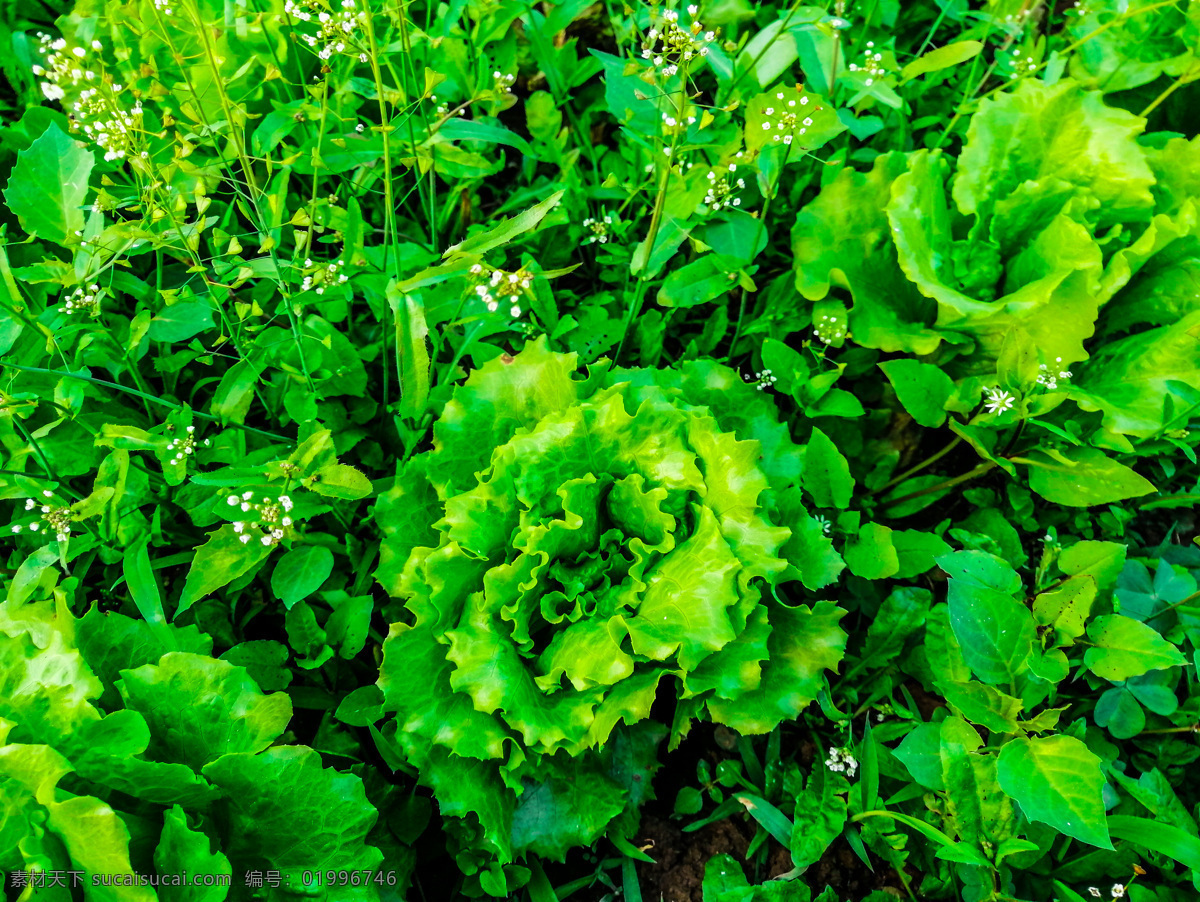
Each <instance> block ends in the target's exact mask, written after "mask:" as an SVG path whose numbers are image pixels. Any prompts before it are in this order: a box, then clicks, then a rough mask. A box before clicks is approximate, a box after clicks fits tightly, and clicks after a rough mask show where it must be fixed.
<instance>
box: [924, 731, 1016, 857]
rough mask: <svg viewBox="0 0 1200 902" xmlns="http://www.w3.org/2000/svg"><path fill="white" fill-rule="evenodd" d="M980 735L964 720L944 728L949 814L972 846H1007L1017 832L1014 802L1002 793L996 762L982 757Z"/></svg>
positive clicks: (943, 752) (942, 739) (943, 751)
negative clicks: (982, 843) (982, 844)
mask: <svg viewBox="0 0 1200 902" xmlns="http://www.w3.org/2000/svg"><path fill="white" fill-rule="evenodd" d="M982 746H983V740H982V739H980V738H979V733H978V732H976V730H975V728H974V727H972V726H971V725H970V724H968V723H967V722H966V721H965V720H963V719H962V718H961V717H956V716H954V715H951V716H950V717H947V718H946V719H945V720H943V721H942V724H941V751H940V754H941V761H942V782H943V784H944V785H945V787H946V800H947V802H949V808H948V812H949V814H950V816H951V818H952V819H953V823H954V825H955V827H956V828H957V832H958V835H959V837H960V838H961V839H962V840H963V841H964V842H968V843H974V844H978V843H981V842H983V841H987V842H992V843H996V842H1003V841H1004V840H1005V839H1007V838H1008V837H1009V836H1011V835H1012V834H1013V832H1014V831H1015V828H1016V814H1015V812H1014V811H1013V804H1012V802H1011V801H1010V800H1009V799H1008V798H1007V797H1006V796H1005V795H1004V793H1002V792H1001V791H1000V786H999V783H998V782H997V778H996V758H995V756H994V755H986V754H981V753H980V752H979V751H978V750H979V749H980V748H981V747H982Z"/></svg>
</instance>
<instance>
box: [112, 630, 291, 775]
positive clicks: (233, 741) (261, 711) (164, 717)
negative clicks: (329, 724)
mask: <svg viewBox="0 0 1200 902" xmlns="http://www.w3.org/2000/svg"><path fill="white" fill-rule="evenodd" d="M118 688H119V689H120V690H121V696H122V698H123V699H124V700H125V704H126V705H127V706H128V707H129V708H131V709H133V710H136V711H140V712H141V713H142V715H143V716H144V717H145V718H146V722H147V723H148V724H149V725H150V731H151V737H152V739H151V745H150V754H151V755H152V757H154V758H156V759H158V760H160V761H180V762H183V763H185V764H187V765H189V766H190V767H191V768H192V769H193V770H196V771H200V770H201V769H203V767H204V765H206V764H208V763H209V762H211V761H216V760H217V759H218V758H220V757H221V756H222V755H227V754H233V753H238V752H257V751H260V750H262V749H265V748H266V747H267V746H269V745H270V744H271V743H272V742H274V741H275V740H276V739H278V738H279V736H280V734H282V733H283V731H284V730H285V729H287V725H288V722H289V721H290V720H291V719H292V703H291V699H289V698H288V696H287V694H286V693H283V692H276V693H273V694H271V695H263V694H262V693H261V692H260V691H259V689H258V686H257V685H256V684H255V683H254V681H253V680H252V679H250V676H249V674H248V673H247V672H246V671H245V669H243V668H241V667H235V666H234V665H232V664H229V663H228V662H226V661H219V660H215V659H213V658H206V657H204V656H202V655H194V654H189V653H186V652H172V653H170V654H166V655H163V656H162V658H161V659H160V660H159V662H158V663H157V664H147V665H145V666H143V667H139V668H137V669H136V670H125V671H122V672H121V680H120V682H119V683H118Z"/></svg>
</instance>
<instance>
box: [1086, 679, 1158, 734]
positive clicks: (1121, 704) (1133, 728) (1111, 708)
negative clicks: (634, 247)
mask: <svg viewBox="0 0 1200 902" xmlns="http://www.w3.org/2000/svg"><path fill="white" fill-rule="evenodd" d="M1092 717H1093V719H1094V720H1095V721H1096V726H1098V727H1104V728H1105V729H1106V730H1108V732H1109V733H1111V734H1112V735H1113V736H1114V737H1115V738H1117V739H1132V738H1133V737H1134V736H1136V735H1138V734H1139V733H1140V732H1142V730H1144V729H1145V728H1146V712H1145V711H1143V710H1142V706H1141V705H1139V704H1138V701H1137V699H1136V698H1134V697H1133V693H1132V692H1130V691H1129V690H1128V689H1126V688H1125V687H1124V686H1113V687H1112V688H1111V689H1109V690H1107V691H1106V692H1105V693H1104V694H1103V695H1101V696H1100V698H1099V699H1097V701H1096V708H1095V710H1094V711H1093V712H1092Z"/></svg>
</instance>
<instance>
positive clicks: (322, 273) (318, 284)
mask: <svg viewBox="0 0 1200 902" xmlns="http://www.w3.org/2000/svg"><path fill="white" fill-rule="evenodd" d="M345 268H346V261H345V260H340V259H339V260H332V261H330V262H329V263H316V264H314V263H313V260H312V258H311V257H309V258H308V259H306V260H305V261H304V269H305V270H306V272H305V275H304V281H303V282H301V283H300V290H301V291H309V290H312V291H315V292H316V293H317V294H324V293H325V289H326V288H332V287H333V286H334V285H344V284H345V283H346V282H347V281H349V279H350V277H349V276H347V275H346V274H345V273H344V272H342V270H343V269H345Z"/></svg>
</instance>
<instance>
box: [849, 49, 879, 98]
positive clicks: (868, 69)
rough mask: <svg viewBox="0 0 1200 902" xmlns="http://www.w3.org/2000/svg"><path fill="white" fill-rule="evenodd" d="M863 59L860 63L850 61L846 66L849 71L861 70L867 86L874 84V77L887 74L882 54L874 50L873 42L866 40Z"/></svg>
mask: <svg viewBox="0 0 1200 902" xmlns="http://www.w3.org/2000/svg"><path fill="white" fill-rule="evenodd" d="M862 55H863V59H862V62H861V63H851V64H850V65H849V66H848V67H847V68H848V69H849V70H850V71H851V72H862V73H863V74H864V75H866V77H867V78H866V81H864V82H863V84H865V85H866V86H867V87H868V88H869V87H871V85H873V84H875V79H877V78H883V76H885V75H887V74H888V70H887V67H886V66H884V65H883V54H882V53H879V52H877V51H876V50H875V42H874V41H867V46H866V47H864V48H863V53H862Z"/></svg>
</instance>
